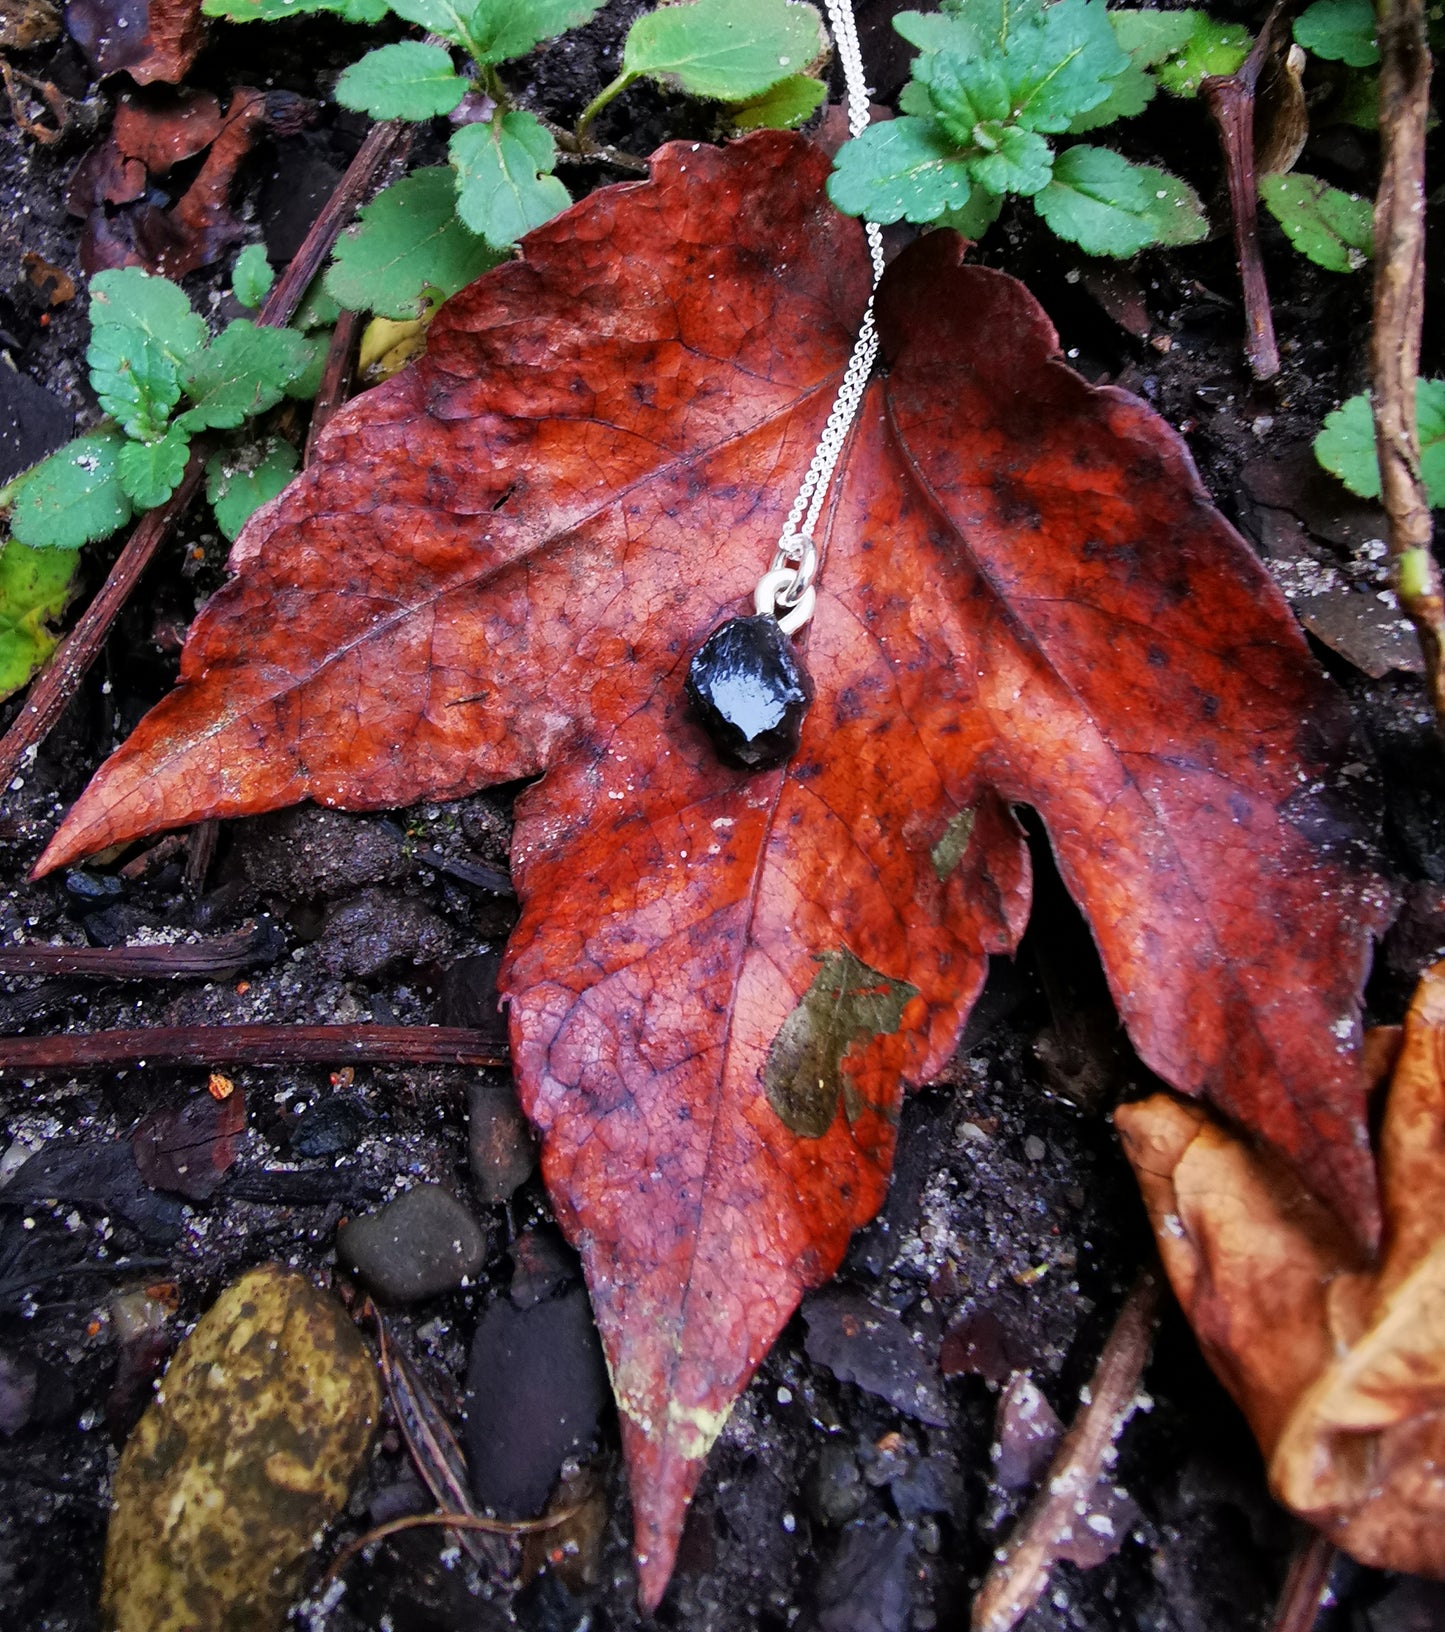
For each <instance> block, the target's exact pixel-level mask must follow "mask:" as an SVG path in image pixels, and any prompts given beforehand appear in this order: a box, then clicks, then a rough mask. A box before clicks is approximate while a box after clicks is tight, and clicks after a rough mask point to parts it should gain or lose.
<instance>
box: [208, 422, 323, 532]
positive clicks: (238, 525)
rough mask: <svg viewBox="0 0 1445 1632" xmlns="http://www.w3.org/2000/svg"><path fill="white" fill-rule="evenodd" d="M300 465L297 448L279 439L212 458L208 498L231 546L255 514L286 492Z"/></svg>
mask: <svg viewBox="0 0 1445 1632" xmlns="http://www.w3.org/2000/svg"><path fill="white" fill-rule="evenodd" d="M299 463H300V460H299V458H298V457H297V454H296V450H295V448H293V447H292V446H291V444H290V443H289V442H283V441H282V440H281V439H280V438H279V437H271V438H269V439H268V440H267V441H265V442H261V443H253V444H252V445H251V446H250V447H248V448H244V449H242V450H239V451H237V450H230V451H228V452H225V453H216V454H212V455H211V457H210V458H209V459H208V460H207V461H206V497H207V498H208V499H209V500H210V501H211V508H212V509H213V510H214V511H215V512H216V524H217V525H218V526H219V527H220V529H221V531H222V532H223V533H224V534H225V535H226V537H227V539H228V540H229V541H230V542H231V543H233V544H234V543H235V541H236V538H237V537H238V536H239V534H240V531H241V529H242V528H243V527H244V526H245V525H246V523H247V522H248V521H249V520H250V519H251V517H252V516H253V515H254V514H255V512H256V511H257V510H259V509H260V508H261V506H262V505H263V504H268V503H269V502H270V501H271V500H272V499H274V498H275V497H276V495H277V494H278V493H279V492H281V491H282V489H283V488H284V487H285V486H286V484H287V483H288V482H289V481H290V480H291V477H292V475H293V473H294V472H295V470H296V467H297V465H298V464H299Z"/></svg>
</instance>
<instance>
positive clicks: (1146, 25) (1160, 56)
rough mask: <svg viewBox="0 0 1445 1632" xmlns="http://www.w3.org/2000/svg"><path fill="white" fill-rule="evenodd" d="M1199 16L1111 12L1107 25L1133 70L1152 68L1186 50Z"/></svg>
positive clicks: (1180, 13)
mask: <svg viewBox="0 0 1445 1632" xmlns="http://www.w3.org/2000/svg"><path fill="white" fill-rule="evenodd" d="M1199 17H1200V13H1199V12H1197V11H1111V12H1110V13H1109V26H1110V27H1111V28H1112V29H1113V30H1114V38H1115V39H1116V40H1118V42H1119V44H1120V45H1121V46H1122V47H1123V49H1124V50H1125V51H1126V52H1127V53H1128V54H1129V57H1130V59H1131V60H1132V61H1133V63H1134V66H1135V67H1136V68H1152V67H1154V66H1155V64H1156V63H1160V62H1163V61H1164V60H1165V58H1167V57H1172V56H1176V55H1177V54H1178V53H1179V52H1181V51H1183V50H1185V49H1186V47H1187V46H1188V44H1189V41H1190V39H1191V37H1192V36H1193V34H1194V26H1195V24H1196V23H1197V22H1198V20H1199Z"/></svg>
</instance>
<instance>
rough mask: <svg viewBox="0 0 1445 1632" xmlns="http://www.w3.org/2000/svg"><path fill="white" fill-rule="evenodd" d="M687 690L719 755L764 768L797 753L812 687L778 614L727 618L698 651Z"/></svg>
mask: <svg viewBox="0 0 1445 1632" xmlns="http://www.w3.org/2000/svg"><path fill="white" fill-rule="evenodd" d="M687 695H688V698H689V700H690V701H691V703H692V706H693V708H694V709H696V711H697V714H698V717H699V719H700V720H701V721H702V724H703V728H704V729H705V730H706V732H707V734H708V735H709V736H710V737H711V738H712V740H713V746H714V747H715V748H716V749H717V751H718V753H719V755H720V756H721V757H722V758H723V759H725V760H727V761H728V762H729V763H730V764H733V765H741V766H742V767H743V768H744V769H745V770H749V771H767V770H771V769H772V768H773V767H774V766H775V765H781V764H782V763H783V762H784V760H787V759H791V758H792V756H793V755H794V754H795V753H796V752H797V751H798V739H799V737H800V736H801V734H802V730H803V716H804V715H805V714H806V713H807V712H808V704H809V703H811V702H812V700H813V686H812V682H811V681H810V680H809V679H808V675H807V671H806V670H805V669H804V668H803V665H802V664H801V663H800V662H799V661H798V654H797V652H795V651H794V650H793V643H792V641H791V640H789V639H788V637H787V636H786V635H785V634H784V633H783V631H782V630H781V629H780V628H779V627H778V620H777V619H776V618H770V617H767V616H766V615H764V614H758V615H756V616H753V617H747V618H729V619H728V621H727V622H726V623H722V624H719V625H718V627H717V628H716V629H714V630H713V632H712V633H711V634H710V635H709V636H708V637H707V639H706V640H705V641H703V643H702V645H701V646H700V647H699V648H698V651H697V656H696V657H694V658H693V660H692V663H691V664H690V665H689V667H688V671H687Z"/></svg>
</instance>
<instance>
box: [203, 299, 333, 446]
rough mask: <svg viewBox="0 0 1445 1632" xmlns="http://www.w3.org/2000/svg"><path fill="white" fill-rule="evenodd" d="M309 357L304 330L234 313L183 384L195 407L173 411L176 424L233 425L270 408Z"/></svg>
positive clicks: (297, 374) (226, 426)
mask: <svg viewBox="0 0 1445 1632" xmlns="http://www.w3.org/2000/svg"><path fill="white" fill-rule="evenodd" d="M310 361H311V347H310V345H309V343H308V342H307V339H306V336H305V335H304V334H297V333H296V331H295V330H294V329H272V328H260V327H258V326H257V325H256V324H255V323H252V322H251V320H250V319H249V318H245V317H238V318H237V319H236V320H235V322H234V323H228V324H227V325H226V327H225V329H224V330H223V331H222V332H221V333H220V334H218V335H217V336H216V338H215V340H214V341H213V342H212V343H211V349H210V350H209V351H208V352H207V353H206V354H205V356H204V357H201V358H198V359H197V361H196V364H195V366H194V367H193V368H192V369H191V370H190V372H189V373H188V374H187V375H186V377H185V380H184V382H183V383H184V385H185V391H186V395H187V396H188V397H189V398H190V399H191V402H192V405H193V406H191V407H190V408H188V409H186V411H185V413H183V414H180V415H178V416H177V419H176V424H177V425H180V426H182V427H184V428H185V429H186V430H187V431H199V430H203V429H205V428H207V427H211V428H213V429H216V430H231V429H233V428H234V427H235V426H237V425H239V424H240V423H241V421H242V420H244V419H250V418H251V417H252V415H254V414H260V413H264V412H265V410H266V409H267V408H274V407H275V406H276V404H277V403H278V402H280V400H281V398H282V397H283V396H284V395H285V392H286V387H287V386H288V385H290V384H291V382H292V381H293V380H295V379H297V378H298V377H299V376H300V375H301V374H302V373H304V372H305V370H306V366H307V364H308V363H309V362H310Z"/></svg>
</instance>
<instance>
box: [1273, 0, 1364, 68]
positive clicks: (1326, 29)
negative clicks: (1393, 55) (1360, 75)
mask: <svg viewBox="0 0 1445 1632" xmlns="http://www.w3.org/2000/svg"><path fill="white" fill-rule="evenodd" d="M1294 37H1295V40H1296V41H1297V42H1298V43H1299V44H1300V45H1302V46H1303V47H1304V48H1305V50H1306V51H1313V52H1314V54H1315V55H1316V56H1317V57H1326V58H1328V60H1329V61H1331V62H1343V63H1347V64H1348V65H1349V66H1350V67H1351V68H1369V67H1372V66H1373V65H1374V64H1375V63H1377V62H1378V61H1379V60H1380V48H1379V46H1378V45H1377V44H1376V43H1375V8H1374V7H1373V6H1372V5H1371V4H1370V0H1314V4H1313V5H1312V6H1306V7H1305V9H1304V10H1303V11H1302V12H1301V13H1300V14H1299V16H1298V17H1296V18H1295V20H1294Z"/></svg>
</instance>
